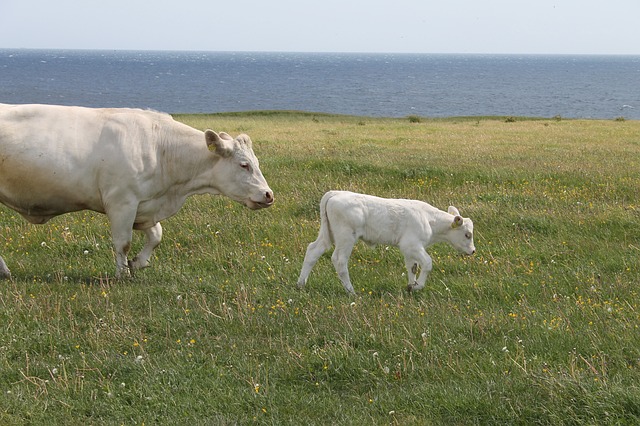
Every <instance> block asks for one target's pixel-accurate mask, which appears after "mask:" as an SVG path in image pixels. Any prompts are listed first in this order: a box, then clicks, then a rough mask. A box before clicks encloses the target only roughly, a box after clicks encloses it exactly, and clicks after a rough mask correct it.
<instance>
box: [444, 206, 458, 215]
mask: <svg viewBox="0 0 640 426" xmlns="http://www.w3.org/2000/svg"><path fill="white" fill-rule="evenodd" d="M447 211H448V212H449V214H452V215H454V216H460V212H459V211H458V209H457V208H455V207H453V206H449V209H448V210H447Z"/></svg>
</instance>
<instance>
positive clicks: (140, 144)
mask: <svg viewBox="0 0 640 426" xmlns="http://www.w3.org/2000/svg"><path fill="white" fill-rule="evenodd" d="M205 193H208V194H222V195H225V196H227V197H229V198H230V199H232V200H234V201H237V202H239V203H242V204H244V205H245V206H247V207H249V208H250V209H254V210H255V209H261V208H265V207H269V206H271V205H272V204H273V202H274V196H273V191H272V190H271V188H269V185H268V184H267V182H266V180H265V178H264V176H263V175H262V172H261V171H260V167H259V165H258V159H257V158H256V156H255V154H254V153H253V148H252V142H251V139H250V138H249V136H247V135H244V134H242V135H240V136H238V137H236V138H235V139H234V138H232V137H231V136H229V135H228V134H227V133H224V132H220V133H216V132H214V131H213V130H206V131H204V132H202V131H200V130H197V129H194V128H192V127H189V126H187V125H186V124H183V123H180V122H177V121H174V120H173V118H172V117H171V116H170V115H169V114H164V113H160V112H156V111H149V110H140V109H125V108H108V109H106V108H105V109H103V108H95V109H94V108H85V107H75V106H58V105H7V104H0V202H1V203H2V204H4V205H6V206H7V207H9V208H11V209H13V210H15V211H16V212H18V213H20V214H21V215H22V216H23V217H24V218H25V219H26V220H28V221H29V222H31V223H34V224H43V223H46V222H47V221H49V220H50V219H51V218H53V217H55V216H58V215H61V214H64V213H69V212H74V211H79V210H93V211H96V212H100V213H104V214H106V215H107V218H108V219H109V222H110V226H111V237H112V241H113V247H114V251H115V261H116V270H115V276H116V277H123V276H128V275H130V274H131V273H133V272H134V271H135V270H137V269H141V268H145V267H147V266H149V259H150V258H151V254H152V251H153V249H154V248H155V247H156V246H157V245H158V244H159V243H160V240H161V238H162V226H161V225H160V221H162V220H163V219H166V218H168V217H170V216H173V215H174V214H176V213H177V212H178V210H179V209H180V208H181V207H182V205H183V204H184V203H185V201H186V199H187V197H189V196H191V195H195V194H205ZM133 229H135V230H139V231H142V232H143V233H144V235H145V243H144V246H143V248H142V250H141V251H140V253H139V254H138V255H137V256H135V257H134V258H133V259H132V260H128V259H127V255H128V252H129V250H130V247H131V239H132V233H133ZM0 275H1V276H2V277H4V278H9V277H10V271H9V269H8V268H7V266H6V264H5V262H4V260H3V259H2V258H0Z"/></svg>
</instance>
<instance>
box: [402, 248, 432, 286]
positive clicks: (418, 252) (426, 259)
mask: <svg viewBox="0 0 640 426" xmlns="http://www.w3.org/2000/svg"><path fill="white" fill-rule="evenodd" d="M403 253H405V259H407V260H406V266H407V271H408V274H409V284H408V286H407V290H408V291H410V292H411V291H416V290H421V289H423V288H424V286H425V283H426V282H427V277H429V273H430V272H431V269H432V268H433V261H432V260H431V256H429V254H428V253H427V251H426V250H425V249H424V247H419V248H418V249H414V250H412V249H409V250H406V251H405V250H403ZM413 259H415V262H414V261H413ZM418 266H419V267H420V274H419V275H418V279H417V280H415V276H416V275H415V274H416V272H417V269H418ZM414 280H415V281H414Z"/></svg>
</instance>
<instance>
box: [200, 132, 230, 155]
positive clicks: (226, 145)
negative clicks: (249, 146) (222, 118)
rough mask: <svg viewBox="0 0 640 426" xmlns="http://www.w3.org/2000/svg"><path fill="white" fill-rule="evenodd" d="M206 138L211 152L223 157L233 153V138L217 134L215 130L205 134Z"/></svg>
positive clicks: (224, 134)
mask: <svg viewBox="0 0 640 426" xmlns="http://www.w3.org/2000/svg"><path fill="white" fill-rule="evenodd" d="M204 138H205V140H206V141H207V147H208V148H209V151H214V152H215V153H216V154H218V155H219V156H221V157H228V156H230V155H231V154H232V153H233V144H232V142H233V138H231V136H229V135H227V134H226V133H224V132H222V133H220V134H217V133H216V132H214V131H213V130H209V129H207V130H206V131H205V132H204Z"/></svg>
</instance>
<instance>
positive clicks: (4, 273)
mask: <svg viewBox="0 0 640 426" xmlns="http://www.w3.org/2000/svg"><path fill="white" fill-rule="evenodd" d="M9 278H11V271H9V268H8V267H7V264H6V263H4V259H3V258H2V257H0V279H3V280H4V279H9Z"/></svg>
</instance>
